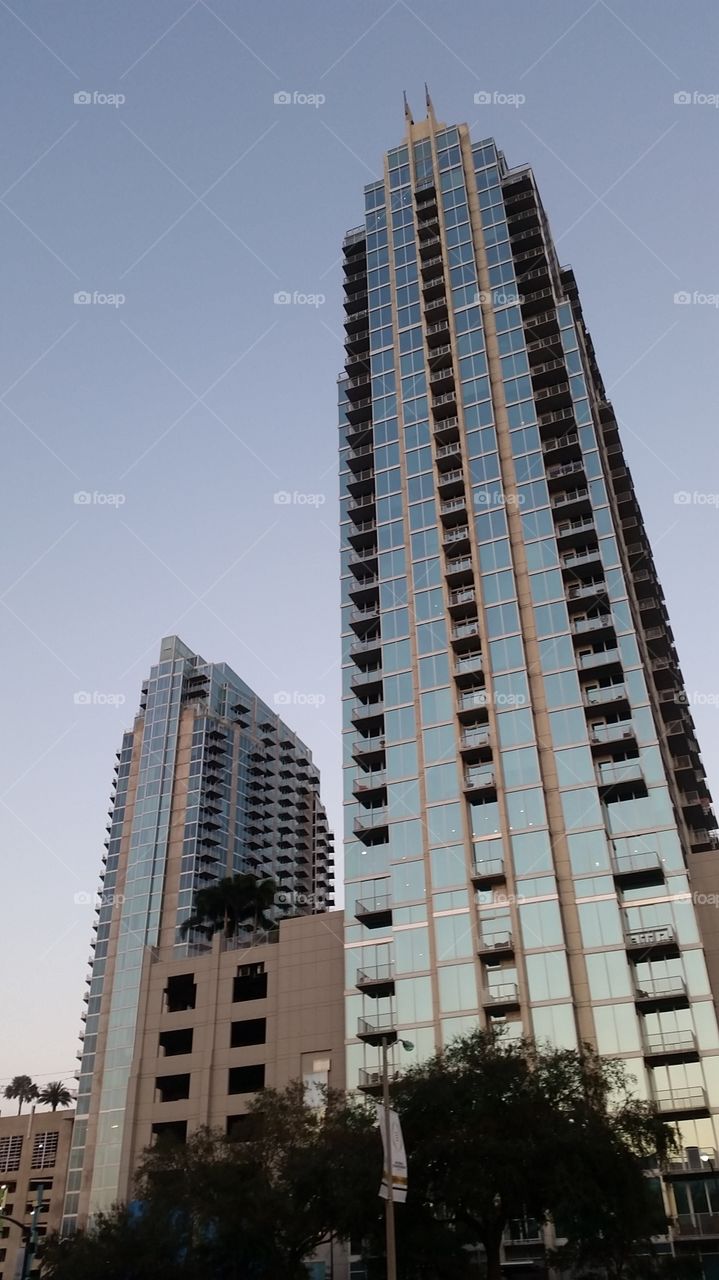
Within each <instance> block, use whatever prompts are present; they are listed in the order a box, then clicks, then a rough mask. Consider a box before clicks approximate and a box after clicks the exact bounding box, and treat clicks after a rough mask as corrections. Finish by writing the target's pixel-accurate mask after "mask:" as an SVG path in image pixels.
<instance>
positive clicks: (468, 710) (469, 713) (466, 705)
mask: <svg viewBox="0 0 719 1280" xmlns="http://www.w3.org/2000/svg"><path fill="white" fill-rule="evenodd" d="M457 712H458V715H459V718H460V720H464V723H466V719H467V718H469V719H470V723H471V724H472V725H473V726H474V725H475V724H476V723H477V721H481V722H482V724H486V723H487V693H486V690H484V689H466V690H464V691H463V692H462V693H460V695H459V701H458V704H457Z"/></svg>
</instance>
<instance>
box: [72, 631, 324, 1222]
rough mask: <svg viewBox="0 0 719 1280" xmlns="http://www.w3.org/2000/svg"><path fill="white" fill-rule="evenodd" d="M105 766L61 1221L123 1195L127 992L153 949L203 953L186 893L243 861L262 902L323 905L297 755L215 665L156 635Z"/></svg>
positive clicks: (319, 855)
mask: <svg viewBox="0 0 719 1280" xmlns="http://www.w3.org/2000/svg"><path fill="white" fill-rule="evenodd" d="M115 774H116V779H115V787H114V793H113V799H112V803H111V809H110V822H109V824H108V838H107V840H106V842H105V843H106V848H107V853H106V855H105V858H104V859H103V862H104V873H103V876H102V881H103V883H102V886H101V895H100V906H99V908H98V917H97V921H96V925H95V936H94V939H93V943H92V950H93V953H94V954H93V957H92V958H91V973H90V976H89V978H88V992H87V995H86V997H85V999H86V1002H87V1011H86V1014H85V1015H84V1021H85V1034H84V1043H83V1051H82V1063H81V1069H80V1075H79V1086H78V1098H77V1112H76V1117H77V1118H76V1121H75V1128H74V1133H73V1143H72V1151H71V1154H70V1164H69V1168H70V1172H69V1175H68V1190H67V1196H66V1204H65V1226H66V1229H72V1227H73V1226H74V1225H75V1224H76V1222H77V1221H78V1219H79V1220H80V1221H81V1222H83V1221H84V1220H85V1219H86V1217H87V1215H88V1214H92V1213H94V1212H96V1211H97V1210H99V1209H106V1208H107V1207H108V1206H109V1205H110V1204H112V1203H113V1202H114V1201H115V1200H117V1199H118V1198H123V1197H124V1195H126V1192H127V1187H126V1185H124V1183H123V1181H122V1179H121V1169H122V1168H123V1159H124V1160H125V1164H126V1163H127V1150H126V1149H127V1144H128V1142H129V1141H130V1134H129V1128H130V1126H128V1125H126V1112H127V1107H128V1085H129V1081H130V1076H131V1070H132V1065H133V1057H134V1055H141V1054H142V1053H144V1055H145V1058H146V1057H147V1048H146V1046H145V1045H144V1041H143V1035H144V1030H145V1027H144V1022H143V1019H144V1016H145V1014H144V1009H143V999H142V998H141V994H142V993H143V992H144V991H145V990H148V989H149V987H150V986H151V985H152V984H151V983H150V982H149V980H148V965H149V964H150V962H151V961H152V960H153V959H156V960H162V961H168V960H172V959H173V957H177V958H181V957H183V956H188V955H189V956H198V955H199V956H201V955H202V954H203V952H208V951H210V950H211V944H210V943H209V942H208V941H207V939H206V938H204V936H200V935H197V934H195V935H191V936H190V938H189V939H185V938H183V936H182V934H181V932H180V928H179V926H180V925H181V924H182V922H183V920H185V919H186V918H187V916H189V915H190V913H191V911H192V907H193V903H194V898H195V895H196V893H197V891H198V890H199V889H201V888H203V887H204V886H206V885H209V884H212V883H213V882H214V881H216V880H219V879H221V878H222V877H223V876H232V875H235V874H237V873H241V872H251V873H253V874H256V875H257V876H260V877H262V876H271V877H273V878H274V879H275V880H276V882H277V884H278V887H279V890H280V893H278V899H279V902H278V908H277V911H278V914H281V913H283V912H286V910H287V908H288V907H290V908H291V909H292V912H293V913H294V914H314V913H316V912H322V911H325V910H326V909H327V908H329V907H331V905H332V893H333V891H332V880H333V870H332V859H333V853H332V836H331V835H330V833H329V829H328V826H327V819H326V816H325V811H324V808H323V806H322V803H321V801H320V798H319V774H318V771H317V769H316V767H315V766H314V765H313V764H312V760H311V755H310V752H309V750H308V749H307V747H306V746H305V745H304V743H302V742H301V741H300V740H299V738H298V737H297V736H296V734H294V733H293V732H292V730H291V729H289V728H288V727H287V725H286V724H284V722H283V721H282V720H281V719H280V718H279V717H278V715H277V714H276V712H275V711H273V710H271V709H270V708H269V707H267V706H266V705H265V704H264V703H263V702H261V701H260V699H259V698H258V697H257V695H256V694H255V693H253V691H252V690H251V689H250V688H249V687H248V685H246V684H245V682H244V681H243V680H241V679H240V678H239V676H237V675H235V673H234V672H233V671H232V670H231V669H230V668H229V667H228V666H226V664H225V663H207V662H205V661H204V659H203V658H201V657H200V656H199V655H198V654H195V653H193V652H192V651H191V650H190V649H188V648H187V646H186V645H184V644H183V643H182V642H181V641H180V640H178V638H177V637H176V636H171V637H169V638H168V639H165V640H163V641H162V646H161V650H160V659H159V662H158V664H157V665H156V666H154V667H153V668H152V671H151V672H150V677H149V679H148V681H147V683H146V684H145V685H144V686H143V690H142V699H141V703H140V709H139V711H138V714H137V717H136V719H135V723H134V726H133V728H132V730H131V731H130V732H128V733H126V734H125V735H124V738H123V743H122V748H121V750H120V751H119V752H118V756H117V764H116V766H115ZM180 967H182V966H180ZM185 976H186V975H185ZM265 984H266V979H265ZM185 985H186V986H187V987H192V986H193V980H192V979H190V981H189V982H186V984H185ZM265 994H266V992H265ZM213 999H214V1000H215V1001H217V999H218V997H217V994H216V993H215V994H214V996H213ZM188 1001H189V997H188ZM181 1007H183V1008H192V1007H194V1005H192V1004H190V1003H189V1002H188V1003H185V1004H184V1005H182V1006H181ZM228 1007H231V1005H229V1004H228ZM228 1034H229V1031H228ZM191 1037H192V1031H190V1038H191ZM228 1047H229V1044H228ZM155 1049H156V1052H159V1050H158V1048H157V1045H156V1046H155ZM209 1062H210V1059H209V1058H208V1059H207V1064H208V1065H209ZM256 1075H257V1072H256ZM196 1110H197V1103H196V1105H195V1111H196ZM126 1129H127V1130H128V1132H127V1133H126ZM148 1136H149V1127H148ZM123 1153H124V1154H123Z"/></svg>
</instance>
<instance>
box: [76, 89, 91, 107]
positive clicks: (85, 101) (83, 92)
mask: <svg viewBox="0 0 719 1280" xmlns="http://www.w3.org/2000/svg"><path fill="white" fill-rule="evenodd" d="M72 100H73V102H74V103H75V106H76V107H86V106H88V105H89V103H91V102H92V94H91V93H88V91H87V89H80V90H79V91H78V92H77V93H74V94H73V95H72Z"/></svg>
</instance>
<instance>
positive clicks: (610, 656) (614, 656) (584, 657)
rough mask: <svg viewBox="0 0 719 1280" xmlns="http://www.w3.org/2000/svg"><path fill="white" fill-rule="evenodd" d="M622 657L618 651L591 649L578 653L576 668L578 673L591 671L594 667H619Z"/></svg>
mask: <svg viewBox="0 0 719 1280" xmlns="http://www.w3.org/2000/svg"><path fill="white" fill-rule="evenodd" d="M621 665H622V655H621V654H620V652H619V650H618V649H593V650H592V652H591V653H580V655H579V659H578V662H577V666H578V667H579V670H580V671H592V670H593V669H594V668H595V667H616V666H619V667H621Z"/></svg>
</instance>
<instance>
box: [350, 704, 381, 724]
mask: <svg viewBox="0 0 719 1280" xmlns="http://www.w3.org/2000/svg"><path fill="white" fill-rule="evenodd" d="M383 715H384V702H382V701H380V700H378V701H376V702H358V703H356V705H355V706H354V707H353V708H352V723H353V724H356V725H367V722H368V721H372V720H378V719H380V718H381V717H382V716H383ZM368 727H370V728H371V726H368Z"/></svg>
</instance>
